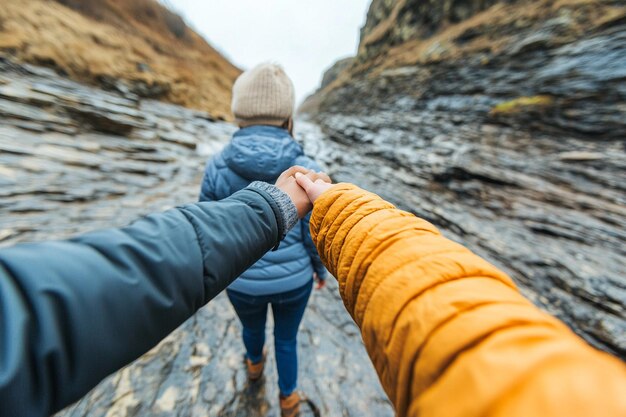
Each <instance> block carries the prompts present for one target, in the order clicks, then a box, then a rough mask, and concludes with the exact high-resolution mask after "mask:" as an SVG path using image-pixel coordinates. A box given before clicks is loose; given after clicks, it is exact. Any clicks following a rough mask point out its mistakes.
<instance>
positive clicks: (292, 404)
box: [279, 391, 300, 417]
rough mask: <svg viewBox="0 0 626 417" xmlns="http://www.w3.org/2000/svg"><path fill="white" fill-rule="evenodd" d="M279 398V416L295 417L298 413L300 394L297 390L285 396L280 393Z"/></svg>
mask: <svg viewBox="0 0 626 417" xmlns="http://www.w3.org/2000/svg"><path fill="white" fill-rule="evenodd" d="M279 400H280V417H296V416H298V415H300V395H299V394H298V392H297V391H294V392H292V393H291V395H289V396H287V397H283V396H282V395H281V396H280V397H279Z"/></svg>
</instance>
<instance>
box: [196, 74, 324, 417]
mask: <svg viewBox="0 0 626 417" xmlns="http://www.w3.org/2000/svg"><path fill="white" fill-rule="evenodd" d="M294 101H295V96H294V88H293V84H292V82H291V80H290V79H289V77H288V76H287V75H286V74H285V72H284V71H283V69H282V68H281V67H280V66H278V65H275V64H269V63H266V64H260V65H258V66H256V67H255V68H253V69H251V70H249V71H246V72H244V73H243V74H241V76H240V77H239V78H238V79H237V81H236V82H235V85H234V87H233V99H232V111H233V114H234V115H235V118H236V121H237V123H238V125H239V127H240V130H238V131H237V132H236V133H235V134H234V136H233V138H232V140H231V142H230V143H229V144H228V145H227V146H226V147H225V148H224V150H223V151H222V152H221V153H219V154H218V155H216V156H215V157H213V158H212V159H211V160H209V162H208V164H207V167H206V171H205V174H204V179H203V182H202V189H201V192H200V201H210V200H221V199H223V198H226V197H228V196H230V195H231V194H233V193H235V192H236V191H239V190H241V189H243V188H245V187H246V186H248V185H249V184H250V183H251V182H253V181H257V180H258V181H268V182H274V181H275V180H276V178H277V177H278V176H279V175H280V173H281V172H282V171H284V170H285V169H287V168H289V167H290V166H292V165H300V166H303V167H305V168H309V169H314V170H319V167H318V166H317V165H316V164H315V163H314V162H313V160H311V159H310V158H308V157H306V156H305V155H304V153H303V150H302V147H301V146H300V145H299V144H297V143H296V142H295V141H294V139H293V137H292V131H293V118H292V116H293V110H294ZM293 215H294V216H295V215H296V214H295V213H293ZM309 217H310V215H309V216H307V217H305V218H304V219H302V220H301V221H300V224H298V225H297V226H296V227H294V228H293V229H292V230H291V232H289V234H287V236H286V237H285V239H284V241H283V242H282V243H281V244H280V247H278V248H275V250H274V251H271V252H269V253H267V254H266V255H265V256H264V257H263V258H262V259H261V260H260V261H258V262H257V263H256V264H254V265H253V266H252V267H251V268H250V269H248V270H247V271H245V272H244V273H243V274H242V275H240V277H239V278H238V279H237V280H236V281H235V282H234V283H233V284H231V285H230V287H229V288H228V290H227V294H228V298H229V299H230V302H231V303H232V305H233V307H234V308H235V311H236V312H237V315H238V316H239V319H240V320H241V324H242V325H243V343H244V345H245V348H246V359H245V360H246V365H247V371H248V378H249V379H250V380H257V379H259V378H260V377H261V376H262V374H263V368H264V363H265V350H264V344H265V321H266V317H267V307H268V305H271V307H272V314H273V317H274V347H275V350H276V365H277V370H278V386H279V389H280V407H281V414H282V415H283V416H294V415H296V414H298V412H299V403H300V397H299V395H298V393H297V392H296V391H295V390H296V386H297V378H298V357H297V353H296V345H297V339H296V338H297V334H298V327H299V325H300V321H301V320H302V316H303V314H304V310H305V307H306V304H307V301H308V299H309V296H310V294H311V288H312V282H313V280H316V281H317V282H318V285H317V287H318V288H322V287H323V286H324V279H325V274H326V270H325V269H324V266H323V265H322V263H321V261H320V258H319V255H318V253H317V250H316V249H315V246H314V245H313V242H312V240H311V235H310V232H309ZM233 233H234V234H238V233H247V231H246V230H243V229H242V230H233Z"/></svg>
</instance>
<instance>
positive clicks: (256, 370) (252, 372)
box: [246, 351, 265, 381]
mask: <svg viewBox="0 0 626 417" xmlns="http://www.w3.org/2000/svg"><path fill="white" fill-rule="evenodd" d="M264 368H265V351H263V359H261V361H260V362H259V363H252V361H251V360H250V359H248V358H246V369H247V370H248V379H249V380H250V381H256V380H258V379H259V378H261V377H262V376H263V369H264Z"/></svg>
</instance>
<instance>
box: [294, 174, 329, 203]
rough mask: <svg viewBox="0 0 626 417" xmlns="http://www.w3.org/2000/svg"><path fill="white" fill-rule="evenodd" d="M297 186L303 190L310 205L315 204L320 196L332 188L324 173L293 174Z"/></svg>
mask: <svg viewBox="0 0 626 417" xmlns="http://www.w3.org/2000/svg"><path fill="white" fill-rule="evenodd" d="M294 175H295V179H296V182H297V184H298V185H299V186H300V187H302V189H304V191H305V192H306V194H307V197H308V199H309V200H310V202H311V203H315V200H317V199H318V197H319V196H320V195H322V193H323V192H324V191H326V190H328V189H329V188H330V187H332V186H333V184H332V183H331V180H330V177H329V176H328V175H326V174H324V173H315V172H308V173H307V172H302V171H296V172H294Z"/></svg>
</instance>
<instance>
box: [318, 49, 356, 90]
mask: <svg viewBox="0 0 626 417" xmlns="http://www.w3.org/2000/svg"><path fill="white" fill-rule="evenodd" d="M353 62H354V57H348V58H344V59H340V60H339V61H337V62H335V63H334V64H333V65H332V66H331V67H330V68H328V69H327V70H326V72H324V76H323V77H322V84H321V85H320V89H323V88H325V87H326V86H328V85H330V83H332V82H333V81H335V80H336V79H337V77H338V76H339V74H340V73H341V72H342V71H344V70H345V69H347V68H348V67H350V66H351V65H352V63H353Z"/></svg>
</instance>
